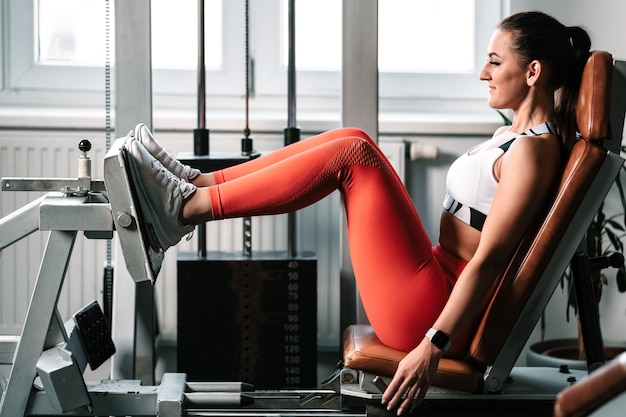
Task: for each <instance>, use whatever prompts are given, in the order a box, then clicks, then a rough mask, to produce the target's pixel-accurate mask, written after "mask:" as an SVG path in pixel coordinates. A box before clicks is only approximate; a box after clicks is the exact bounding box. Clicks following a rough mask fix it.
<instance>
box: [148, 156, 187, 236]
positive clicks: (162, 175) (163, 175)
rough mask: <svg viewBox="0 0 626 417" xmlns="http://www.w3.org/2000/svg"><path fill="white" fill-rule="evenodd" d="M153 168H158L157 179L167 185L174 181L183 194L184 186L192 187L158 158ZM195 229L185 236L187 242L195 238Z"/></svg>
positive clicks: (153, 163)
mask: <svg viewBox="0 0 626 417" xmlns="http://www.w3.org/2000/svg"><path fill="white" fill-rule="evenodd" d="M152 169H153V170H157V173H156V178H157V180H159V181H161V184H162V185H164V186H165V185H167V184H168V183H170V182H173V183H174V184H175V186H176V188H177V189H178V190H179V192H180V193H181V195H183V196H184V194H185V193H184V191H185V190H183V188H190V187H191V184H189V183H188V182H187V181H184V180H182V179H180V178H178V177H177V176H176V175H174V174H173V173H172V172H171V171H170V170H169V169H167V168H165V167H164V166H163V164H161V163H160V162H159V161H158V160H156V159H155V160H153V161H152ZM194 230H195V229H194ZM194 230H192V231H191V232H189V233H187V235H186V236H185V240H186V241H187V242H189V241H190V240H191V239H192V238H193V232H194Z"/></svg>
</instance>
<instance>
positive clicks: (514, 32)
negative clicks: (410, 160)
mask: <svg viewBox="0 0 626 417" xmlns="http://www.w3.org/2000/svg"><path fill="white" fill-rule="evenodd" d="M589 48H590V40H589V36H588V35H587V33H586V32H585V31H584V30H583V29H581V28H578V27H572V28H566V27H565V26H563V25H562V24H561V23H559V22H558V21H556V20H555V19H553V18H551V17H550V16H547V15H545V14H543V13H539V12H527V13H519V14H516V15H513V16H510V17H509V18H507V19H505V20H503V21H502V22H501V23H500V24H499V25H498V27H497V29H496V30H495V32H494V34H493V36H492V39H491V42H490V45H489V50H488V52H487V62H486V63H485V65H484V67H483V69H482V70H481V72H480V79H481V80H483V81H486V82H487V85H488V87H489V105H490V106H491V107H493V108H497V109H504V108H508V109H512V110H513V113H514V118H513V123H512V126H506V127H502V128H500V129H498V130H497V131H496V132H495V134H494V136H493V137H492V138H491V139H490V140H488V141H486V142H484V143H482V144H480V145H478V146H477V147H475V148H473V149H471V150H470V151H469V152H467V153H466V154H464V155H462V156H461V157H460V158H459V159H458V160H457V161H455V163H454V164H453V165H452V166H451V167H450V172H449V174H448V180H447V196H446V199H445V201H444V207H443V208H444V209H443V210H442V215H441V223H440V236H439V242H438V244H437V245H436V246H435V247H434V248H433V247H431V246H432V245H431V243H430V241H429V238H428V236H427V235H426V232H425V231H424V229H423V227H422V224H421V221H420V218H419V215H418V214H417V212H416V209H415V207H414V205H413V203H412V201H411V199H410V197H409V195H408V193H407V191H406V189H405V188H404V186H403V185H402V182H401V181H400V179H399V178H398V176H397V175H396V173H395V171H394V170H393V168H392V167H391V166H390V164H389V163H388V161H387V160H386V158H385V157H384V155H383V154H382V153H381V151H380V150H379V149H378V147H377V146H376V144H375V143H374V142H373V141H372V140H371V139H370V138H369V137H368V136H367V135H366V134H365V133H364V132H363V131H361V130H358V129H351V128H344V129H337V130H333V131H330V132H326V133H323V134H321V135H318V136H315V137H312V138H309V139H306V140H303V141H300V142H297V143H295V144H293V145H290V146H287V147H285V148H282V149H280V150H278V151H275V152H273V153H271V154H268V155H266V156H263V157H260V158H258V159H255V160H252V161H250V162H247V163H244V164H241V165H238V166H234V167H231V168H227V169H224V170H222V171H217V172H213V173H208V174H200V172H199V171H197V170H193V169H191V168H189V167H188V166H184V165H181V164H180V163H178V162H177V161H176V160H175V159H173V158H172V157H171V156H170V155H169V154H167V152H165V151H164V150H163V149H162V148H161V146H160V145H159V144H158V143H156V141H155V140H154V137H153V136H152V135H151V133H150V132H149V131H148V130H147V129H146V128H145V126H143V125H139V126H138V127H137V129H136V132H135V135H134V138H131V139H130V140H129V141H128V143H127V147H128V148H129V150H130V152H131V154H132V155H133V157H134V158H131V161H132V162H131V168H132V169H133V174H134V175H135V177H136V178H137V179H138V181H137V182H138V183H139V184H137V187H138V191H139V198H140V199H141V203H142V211H143V214H144V217H145V220H146V223H148V224H149V226H150V227H151V230H152V232H151V233H149V235H150V237H151V245H152V246H153V247H154V248H155V249H156V250H159V249H163V250H165V249H167V248H168V247H169V246H171V245H174V244H176V243H177V242H178V241H179V240H180V238H181V237H182V236H184V235H185V234H187V233H188V232H190V231H191V230H192V229H193V225H195V224H199V223H202V222H205V221H210V220H217V219H224V218H233V217H242V216H254V215H268V214H278V213H285V212H290V211H294V210H297V209H300V208H303V207H305V206H307V205H310V204H312V203H314V202H316V201H318V200H320V199H321V198H323V197H325V196H326V195H328V194H329V193H331V192H332V191H334V190H339V191H340V192H341V195H342V198H343V202H344V205H345V210H346V215H347V224H348V239H349V244H350V251H351V257H352V264H353V268H354V273H355V277H356V280H357V285H358V288H359V291H360V295H361V297H362V300H363V304H364V307H365V310H366V312H367V314H368V318H369V320H370V323H371V324H372V326H373V328H374V330H375V332H376V334H377V336H378V337H379V338H380V340H381V341H382V342H383V343H385V344H387V345H389V346H391V347H394V348H396V349H401V350H404V351H406V352H408V354H407V356H406V357H405V358H404V359H403V360H402V361H401V362H400V364H399V367H398V369H397V371H396V373H395V375H394V378H393V380H392V381H391V383H390V384H389V386H388V388H387V390H386V391H385V393H384V394H383V397H382V402H383V404H386V405H387V407H388V409H390V410H391V409H395V408H397V412H398V414H401V413H403V412H405V411H408V410H409V409H410V407H411V406H412V405H413V406H416V405H417V404H419V403H420V402H421V401H422V400H423V398H424V395H425V393H426V391H427V389H428V387H429V386H430V381H431V379H432V377H433V375H434V373H435V370H436V368H437V364H438V362H439V359H440V358H441V357H442V356H443V355H444V354H446V351H447V355H450V356H456V357H459V356H462V355H463V354H464V353H465V351H464V348H463V347H462V346H457V349H456V350H455V349H454V347H455V339H456V338H458V337H459V334H460V333H461V330H462V327H463V326H464V324H465V323H467V318H471V317H474V316H476V314H478V313H479V312H480V310H481V308H482V304H483V301H484V300H485V299H486V297H487V296H488V294H489V292H490V291H491V289H492V284H493V283H494V281H495V277H496V276H497V275H498V273H500V272H501V271H502V270H503V268H505V267H506V265H507V263H508V261H509V259H510V258H511V256H512V255H513V252H514V251H515V249H516V247H517V245H518V244H519V242H520V241H521V239H522V237H523V235H524V233H525V232H526V230H527V229H528V228H529V227H530V223H531V222H532V219H533V217H534V216H536V215H537V214H538V213H539V212H540V210H541V205H542V202H543V201H544V200H545V199H546V198H547V197H548V195H549V193H550V192H551V191H552V190H553V188H554V186H555V183H556V179H557V178H558V176H559V174H560V171H561V166H562V162H563V155H564V154H565V153H566V151H567V149H568V148H569V146H570V145H571V143H570V142H571V141H573V140H574V138H575V129H576V126H575V119H574V113H573V112H574V105H575V103H576V98H577V93H578V87H579V84H580V77H581V74H582V69H583V67H584V64H585V62H586V59H587V56H588V53H589ZM556 92H558V103H555V100H556V99H555V97H556V95H555V93H556ZM157 160H158V161H160V162H158V161H157ZM391 306H393V308H392V307H391ZM450 346H452V348H451V349H450V350H448V348H450ZM405 393H406V394H407V396H406V398H405V399H403V398H402V397H403V395H404V394H405Z"/></svg>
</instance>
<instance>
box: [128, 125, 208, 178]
mask: <svg viewBox="0 0 626 417" xmlns="http://www.w3.org/2000/svg"><path fill="white" fill-rule="evenodd" d="M135 138H136V139H137V140H138V141H139V142H140V143H141V144H142V145H143V147H144V148H146V149H147V150H148V152H150V155H152V156H153V157H155V158H156V159H157V160H158V161H159V162H160V163H161V165H163V166H164V167H165V168H167V169H168V170H170V172H172V173H173V174H174V175H176V176H177V177H178V178H180V179H182V180H185V181H187V182H191V181H192V180H193V179H194V178H196V177H197V176H199V175H200V174H201V172H200V170H198V169H196V168H192V167H190V166H189V165H185V164H182V163H181V162H180V161H178V160H177V159H176V158H174V157H173V156H172V155H171V154H169V153H168V152H167V151H166V150H165V149H163V147H162V146H161V145H160V144H159V143H158V142H157V141H156V139H155V138H154V135H153V134H152V132H151V131H150V129H148V127H147V126H146V125H145V124H143V123H140V124H138V125H137V126H136V127H135Z"/></svg>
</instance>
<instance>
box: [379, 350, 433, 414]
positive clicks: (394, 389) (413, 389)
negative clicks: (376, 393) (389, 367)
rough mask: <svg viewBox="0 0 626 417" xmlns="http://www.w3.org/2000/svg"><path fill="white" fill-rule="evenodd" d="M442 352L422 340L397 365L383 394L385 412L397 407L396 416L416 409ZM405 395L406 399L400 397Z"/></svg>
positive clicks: (428, 385)
mask: <svg viewBox="0 0 626 417" xmlns="http://www.w3.org/2000/svg"><path fill="white" fill-rule="evenodd" d="M443 353H444V351H443V350H441V349H439V348H437V347H436V346H435V345H433V344H432V343H430V340H428V339H427V338H424V340H422V342H421V343H420V344H419V345H418V346H417V347H416V348H415V349H413V350H412V351H410V352H409V353H408V355H406V356H405V357H404V359H402V360H401V361H400V363H399V364H398V369H397V370H396V373H395V374H394V376H393V379H392V380H391V382H390V383H389V386H388V387H387V389H386V390H385V392H384V393H383V398H382V403H383V405H385V404H386V405H387V410H393V409H394V408H396V407H398V406H399V407H398V415H401V414H403V413H405V412H407V411H410V410H412V409H413V408H415V407H417V406H418V405H419V404H421V402H422V401H423V400H424V396H425V395H426V391H427V390H428V388H429V387H430V384H431V383H432V379H433V376H434V375H435V372H436V371H437V365H438V364H439V359H440V358H441V356H442V355H443ZM405 393H406V397H405V398H404V399H403V398H402V397H403V396H404V394H405Z"/></svg>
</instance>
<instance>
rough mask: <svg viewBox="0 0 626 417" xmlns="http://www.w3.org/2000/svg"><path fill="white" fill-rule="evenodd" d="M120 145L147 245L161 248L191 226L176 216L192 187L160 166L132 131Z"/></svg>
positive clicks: (155, 248) (157, 248) (177, 239)
mask: <svg viewBox="0 0 626 417" xmlns="http://www.w3.org/2000/svg"><path fill="white" fill-rule="evenodd" d="M124 146H125V147H126V150H127V152H128V154H129V158H128V159H129V165H130V171H131V174H132V179H133V185H134V187H135V191H136V194H137V199H138V200H139V201H137V205H138V206H139V207H138V209H139V211H140V212H141V214H142V215H143V222H144V225H145V226H146V227H145V229H146V232H147V233H146V234H147V235H148V236H147V238H148V240H149V243H150V246H151V247H152V249H154V250H155V251H156V252H159V251H160V250H161V249H162V250H163V251H165V250H167V249H168V248H169V247H170V246H173V245H175V244H177V243H178V242H179V241H180V239H181V238H182V237H183V236H185V235H186V234H189V233H190V232H192V231H193V229H194V226H193V225H183V224H181V223H180V221H179V220H178V215H179V213H180V209H181V207H182V204H183V201H184V200H185V199H187V198H188V197H190V196H191V195H192V194H193V193H194V192H195V191H196V186H195V185H193V184H190V183H188V182H187V181H183V180H181V179H180V178H178V177H177V176H176V175H174V174H173V173H172V172H170V171H169V170H168V169H166V168H165V167H164V166H163V165H161V163H160V162H159V161H157V160H156V159H155V158H154V157H152V155H150V153H149V152H148V151H147V150H146V148H144V147H143V145H142V144H141V143H140V142H139V141H138V140H136V139H135V138H134V137H133V135H132V134H129V135H128V138H127V140H126V143H125V144H124Z"/></svg>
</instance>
